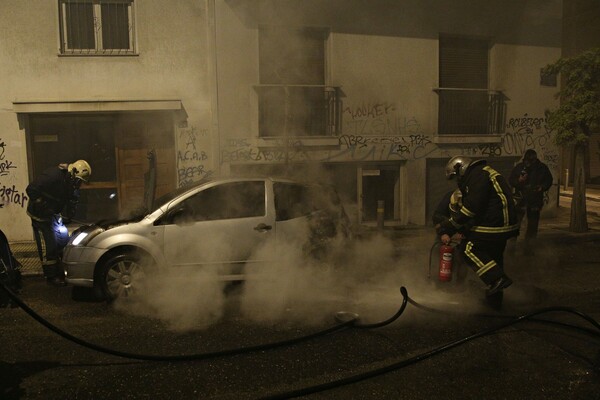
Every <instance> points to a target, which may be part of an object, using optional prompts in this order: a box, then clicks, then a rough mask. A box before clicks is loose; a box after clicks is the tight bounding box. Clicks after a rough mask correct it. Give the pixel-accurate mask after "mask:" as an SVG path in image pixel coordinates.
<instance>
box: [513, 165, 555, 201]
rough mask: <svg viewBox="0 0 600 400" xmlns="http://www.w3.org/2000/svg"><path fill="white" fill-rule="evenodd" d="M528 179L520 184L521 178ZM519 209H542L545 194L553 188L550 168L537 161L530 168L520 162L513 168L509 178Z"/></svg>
mask: <svg viewBox="0 0 600 400" xmlns="http://www.w3.org/2000/svg"><path fill="white" fill-rule="evenodd" d="M520 176H524V177H526V179H525V182H519V177H520ZM508 182H509V183H510V186H512V188H513V195H514V197H515V200H516V201H517V206H518V207H525V206H527V207H531V208H537V209H540V208H542V206H543V205H544V193H545V192H546V191H548V189H550V187H551V186H552V173H551V172H550V169H548V166H547V165H546V164H544V163H543V162H541V161H540V160H538V159H536V160H535V161H534V162H533V163H532V164H531V165H530V166H529V167H527V166H525V163H524V162H520V163H518V164H517V165H515V167H514V168H513V170H512V172H511V173H510V177H509V178H508Z"/></svg>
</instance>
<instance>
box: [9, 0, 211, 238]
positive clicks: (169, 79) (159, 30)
mask: <svg viewBox="0 0 600 400" xmlns="http://www.w3.org/2000/svg"><path fill="white" fill-rule="evenodd" d="M165 4H166V3H165V2H164V1H163V0H143V1H136V2H135V3H134V6H135V22H136V37H137V50H138V55H136V56H88V57H86V56H59V48H60V39H59V18H58V12H59V10H58V2H57V1H54V0H52V1H50V0H46V1H41V0H36V1H21V0H3V1H2V2H0V35H1V37H2V40H1V41H0V72H1V73H2V79H1V80H0V143H2V146H1V147H0V165H3V169H0V189H2V188H10V190H9V191H11V192H12V194H11V195H10V196H9V195H8V194H7V193H8V192H7V191H6V189H4V191H3V192H0V195H2V196H0V197H2V203H3V204H4V208H3V209H2V210H0V227H1V228H2V230H3V231H4V232H5V233H6V234H7V236H8V237H9V239H10V240H28V239H30V238H31V237H32V234H31V228H30V222H29V218H28V217H27V215H26V213H25V207H24V206H23V204H18V203H19V201H18V200H19V198H20V197H18V196H16V195H15V194H21V196H22V194H23V193H24V192H25V188H26V186H27V184H28V182H29V171H28V167H27V151H26V142H25V131H24V130H23V129H21V128H20V127H19V124H18V122H17V115H16V113H15V112H14V111H13V102H14V101H59V102H77V101H80V100H93V101H105V100H163V99H178V100H181V101H182V104H183V107H184V108H185V110H186V112H187V114H188V116H189V118H188V123H187V126H181V127H180V128H177V129H176V130H175V132H176V136H177V137H176V143H177V150H178V154H173V157H177V165H178V174H177V176H174V177H173V179H174V180H177V181H178V182H181V181H184V180H186V179H194V180H197V179H199V178H201V177H202V176H204V175H206V174H210V173H212V171H214V170H216V169H217V168H218V163H217V162H216V160H217V158H216V156H215V155H214V154H213V153H214V149H213V142H214V141H213V140H212V134H213V128H214V126H213V125H214V124H213V121H212V118H213V110H212V97H211V96H212V92H211V91H212V90H213V88H212V86H213V85H214V76H213V75H212V74H211V68H210V63H211V62H212V60H213V59H214V58H213V57H212V55H211V54H210V50H211V47H210V45H211V40H213V39H214V38H213V37H212V32H211V31H210V30H209V25H210V24H209V22H210V18H212V17H211V16H210V15H209V14H208V11H209V10H210V9H209V7H208V4H209V1H208V0H177V1H174V2H169V5H168V7H166V6H165ZM213 72H214V71H213ZM192 139H193V140H192ZM191 146H192V147H194V148H195V151H196V152H197V153H198V154H204V156H202V157H200V158H199V159H198V158H196V159H186V158H185V157H182V154H185V151H189V150H193V149H192V148H191ZM202 152H204V153H202ZM188 154H189V153H188ZM65 161H72V160H65ZM13 186H14V189H13ZM21 198H22V197H21Z"/></svg>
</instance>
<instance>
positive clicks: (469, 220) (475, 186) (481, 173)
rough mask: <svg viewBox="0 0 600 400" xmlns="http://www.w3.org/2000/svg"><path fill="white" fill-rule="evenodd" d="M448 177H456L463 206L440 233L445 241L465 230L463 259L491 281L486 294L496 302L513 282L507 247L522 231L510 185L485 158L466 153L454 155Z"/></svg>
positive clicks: (447, 172) (447, 171) (441, 224)
mask: <svg viewBox="0 0 600 400" xmlns="http://www.w3.org/2000/svg"><path fill="white" fill-rule="evenodd" d="M446 177H447V178H448V179H454V178H456V180H457V184H458V188H459V189H460V191H461V193H462V206H461V207H460V210H459V211H458V213H456V214H454V215H452V216H451V217H450V218H449V219H447V220H445V221H442V222H441V223H440V224H439V228H438V230H437V233H438V235H440V237H441V239H442V240H443V241H444V242H445V243H448V242H449V241H450V237H452V236H453V235H454V234H455V233H457V232H460V233H463V235H464V236H465V239H464V240H462V241H461V242H460V245H459V246H460V247H459V248H460V251H461V254H462V256H463V259H464V260H465V261H466V263H467V264H468V265H469V266H470V267H471V269H473V270H474V271H475V273H476V274H477V276H478V277H479V279H481V280H482V281H483V282H484V283H485V284H486V285H487V290H486V298H487V299H488V301H490V302H492V299H498V296H496V295H498V294H499V295H501V293H502V291H503V289H506V288H507V287H509V286H510V285H511V284H512V280H511V279H510V278H509V277H508V276H506V274H505V273H504V250H505V248H506V241H507V240H508V239H509V238H511V237H514V236H517V235H518V234H519V226H518V223H517V215H516V210H515V205H514V202H513V198H512V194H511V190H510V187H509V185H508V183H507V182H506V180H505V179H504V177H503V176H502V175H500V174H499V173H498V172H497V171H496V170H494V169H493V168H492V167H490V166H488V165H487V162H486V161H485V160H475V161H474V160H471V159H470V158H469V157H464V156H456V157H452V159H450V161H449V162H448V164H447V165H446ZM500 301H501V297H500Z"/></svg>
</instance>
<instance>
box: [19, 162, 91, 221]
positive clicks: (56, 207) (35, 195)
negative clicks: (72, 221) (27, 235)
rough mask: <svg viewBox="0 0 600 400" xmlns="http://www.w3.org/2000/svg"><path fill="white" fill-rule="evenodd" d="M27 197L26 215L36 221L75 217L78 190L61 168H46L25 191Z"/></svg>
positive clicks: (65, 170)
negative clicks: (61, 214) (63, 216)
mask: <svg viewBox="0 0 600 400" xmlns="http://www.w3.org/2000/svg"><path fill="white" fill-rule="evenodd" d="M25 190H26V192H27V195H28V196H29V203H28V204H27V214H28V215H29V216H30V217H31V218H32V219H34V220H36V221H49V220H50V219H51V218H52V216H53V215H55V214H60V213H64V214H65V217H66V218H72V217H73V216H74V215H75V208H76V206H77V203H78V201H79V190H78V188H77V187H76V186H75V183H74V181H73V179H72V178H71V174H70V173H69V171H68V170H67V169H66V168H63V167H62V166H58V167H51V168H47V169H46V170H44V172H42V174H41V175H40V176H38V177H37V178H36V179H34V180H33V182H31V183H30V184H29V185H28V186H27V189H25Z"/></svg>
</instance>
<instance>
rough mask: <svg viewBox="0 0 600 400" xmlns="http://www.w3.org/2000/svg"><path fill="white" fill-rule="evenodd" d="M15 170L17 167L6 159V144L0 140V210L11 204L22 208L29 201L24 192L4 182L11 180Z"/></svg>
mask: <svg viewBox="0 0 600 400" xmlns="http://www.w3.org/2000/svg"><path fill="white" fill-rule="evenodd" d="M16 169H17V165H16V164H14V163H13V161H12V160H11V159H10V158H9V157H8V154H7V151H6V143H4V141H3V140H2V138H0V179H1V181H0V208H2V207H4V206H5V205H11V204H14V205H17V206H20V207H21V208H24V207H25V206H26V204H27V200H29V197H27V194H26V193H25V191H23V190H20V189H18V188H17V187H16V185H14V184H11V183H6V181H5V180H6V179H10V178H11V176H12V175H13V174H12V172H13V170H16Z"/></svg>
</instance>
